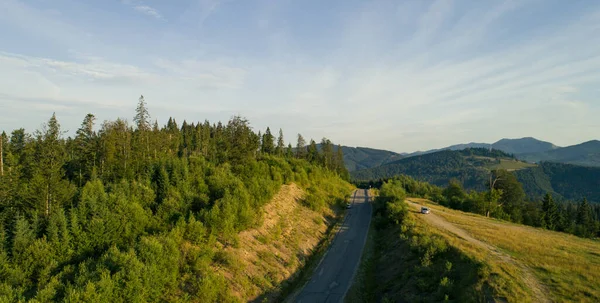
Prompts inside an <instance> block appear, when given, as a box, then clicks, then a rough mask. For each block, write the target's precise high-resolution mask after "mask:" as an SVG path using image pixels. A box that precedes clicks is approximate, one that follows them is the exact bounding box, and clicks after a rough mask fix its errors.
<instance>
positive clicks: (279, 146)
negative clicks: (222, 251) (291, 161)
mask: <svg viewBox="0 0 600 303" xmlns="http://www.w3.org/2000/svg"><path fill="white" fill-rule="evenodd" d="M284 149H285V142H284V141H283V130H281V128H280V129H279V137H277V148H276V151H275V153H276V154H277V155H278V156H280V157H281V156H283V151H284Z"/></svg>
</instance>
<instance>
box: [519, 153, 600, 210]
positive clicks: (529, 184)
mask: <svg viewBox="0 0 600 303" xmlns="http://www.w3.org/2000/svg"><path fill="white" fill-rule="evenodd" d="M515 174H516V176H517V178H518V179H519V181H520V182H521V183H522V184H523V187H524V188H525V192H527V194H528V196H530V197H532V198H541V197H543V196H544V195H545V194H547V193H552V194H553V195H554V196H556V197H557V198H558V199H559V200H581V199H583V198H587V199H588V200H590V201H592V202H597V203H600V168H598V167H585V166H577V165H571V164H562V163H551V162H542V163H540V165H538V166H537V167H532V168H529V169H524V170H520V171H517V172H515Z"/></svg>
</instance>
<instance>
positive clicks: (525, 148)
mask: <svg viewBox="0 0 600 303" xmlns="http://www.w3.org/2000/svg"><path fill="white" fill-rule="evenodd" d="M466 148H488V149H490V148H491V149H497V150H501V151H503V152H505V153H509V154H513V155H519V154H523V153H538V152H545V151H550V150H554V149H557V148H559V147H558V146H556V145H554V144H552V143H550V142H545V141H541V140H538V139H535V138H531V137H527V138H521V139H502V140H500V141H498V142H496V143H492V144H490V143H475V142H471V143H466V144H456V145H451V146H448V147H445V148H440V149H432V150H428V151H418V152H414V153H409V154H405V156H406V157H414V156H419V155H424V154H430V153H435V152H438V151H442V150H463V149H466Z"/></svg>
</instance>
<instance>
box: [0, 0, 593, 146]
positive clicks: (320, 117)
mask: <svg viewBox="0 0 600 303" xmlns="http://www.w3.org/2000/svg"><path fill="white" fill-rule="evenodd" d="M0 37H1V38H0V130H5V131H7V132H10V131H12V130H14V129H17V128H21V127H23V128H25V129H26V130H27V131H28V132H33V131H34V130H36V129H39V128H40V127H41V125H42V124H43V123H44V122H46V121H47V120H48V119H49V118H50V117H51V115H52V113H53V112H56V115H57V118H58V120H59V122H60V123H61V126H62V128H63V130H65V131H67V135H69V134H73V133H74V132H75V130H76V129H77V128H78V127H79V126H80V124H81V122H82V121H83V118H84V117H85V115H86V114H87V113H93V114H94V115H96V117H97V119H98V121H99V122H101V121H104V120H115V119H117V118H119V117H120V118H126V119H128V120H129V121H131V120H132V118H133V116H134V114H135V113H134V111H135V108H136V105H137V102H138V98H139V97H140V95H144V97H145V100H146V102H147V104H148V108H149V110H150V114H151V115H152V119H156V120H158V122H159V124H160V125H164V124H166V121H167V120H168V118H169V117H170V116H172V117H174V118H175V119H176V121H178V122H179V123H181V122H183V120H187V122H194V121H204V120H205V119H208V120H209V121H211V122H216V121H224V122H225V121H227V120H228V119H230V118H231V117H232V116H234V115H241V116H243V117H246V118H248V119H249V120H250V122H251V124H252V126H253V128H254V129H255V130H257V131H258V130H263V131H264V129H265V128H266V127H267V126H270V127H271V129H275V130H278V129H279V128H281V129H283V132H284V135H285V139H286V141H289V142H292V143H295V138H296V136H297V134H298V133H301V134H302V135H303V136H304V137H305V138H314V139H315V140H316V141H320V139H321V138H323V137H327V138H329V139H331V140H332V141H333V142H334V143H336V144H338V143H339V144H342V145H348V146H366V147H372V148H380V149H387V150H392V151H396V152H411V151H415V150H426V149H432V148H439V147H444V146H447V145H451V144H457V143H467V142H486V143H492V142H495V141H497V140H499V139H501V138H521V137H529V136H532V137H536V138H538V139H542V140H546V141H550V142H552V143H554V144H557V145H560V146H567V145H572V144H577V143H581V142H584V141H588V140H592V139H600V138H599V137H600V118H599V117H600V98H599V96H600V85H599V84H600V39H599V38H598V37H600V1H596V0H579V1H564V0H515V1H501V0H497V1H475V0H456V1H451V0H438V1H425V0H423V1H421V0H414V1H400V0H392V1H377V0H374V1H358V0H341V1H338V0H328V1H322V0H302V1H300V0H297V1H290V0H276V1H275V0H257V1H254V0H101V1H100V0H86V1H79V0H77V1H76V0H29V1H19V0H0ZM100 124H101V123H98V125H97V128H99V127H100Z"/></svg>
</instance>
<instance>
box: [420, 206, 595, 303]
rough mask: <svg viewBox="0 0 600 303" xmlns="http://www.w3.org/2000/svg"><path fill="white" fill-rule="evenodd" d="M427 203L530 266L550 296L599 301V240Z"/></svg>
mask: <svg viewBox="0 0 600 303" xmlns="http://www.w3.org/2000/svg"><path fill="white" fill-rule="evenodd" d="M419 202H423V201H419ZM429 205H430V206H431V207H432V209H433V211H434V212H435V213H436V214H437V215H439V216H441V217H443V218H445V219H446V220H448V221H449V222H451V223H454V224H455V225H457V226H459V227H461V228H463V229H465V230H466V231H468V232H469V233H470V234H471V235H472V236H473V237H475V238H477V239H480V240H482V241H484V242H487V243H489V244H491V245H493V246H496V247H498V248H500V249H501V250H503V251H505V252H506V253H507V254H509V255H511V256H513V258H514V259H516V260H517V261H519V262H522V263H523V264H524V265H526V266H528V267H529V268H531V270H532V271H533V273H534V275H535V276H536V277H537V278H538V279H539V281H540V282H541V283H542V284H544V285H545V287H546V288H547V289H548V291H549V294H550V297H551V299H553V300H555V301H559V302H567V301H569V302H573V301H576V302H600V241H598V240H589V239H582V238H578V237H576V236H572V235H568V234H565V233H559V232H552V231H547V230H543V229H538V228H533V227H528V226H522V225H518V224H512V223H507V222H503V221H499V220H495V219H489V218H485V217H482V216H479V215H474V214H470V213H464V212H460V211H455V210H451V209H447V208H444V207H441V206H437V205H433V204H429Z"/></svg>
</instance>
